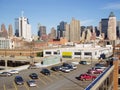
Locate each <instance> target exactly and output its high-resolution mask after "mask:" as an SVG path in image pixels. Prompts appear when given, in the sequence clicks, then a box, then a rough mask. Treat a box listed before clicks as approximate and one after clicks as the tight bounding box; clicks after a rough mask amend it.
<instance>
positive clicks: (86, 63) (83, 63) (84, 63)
mask: <svg viewBox="0 0 120 90" xmlns="http://www.w3.org/2000/svg"><path fill="white" fill-rule="evenodd" d="M79 64H82V65H89V64H90V63H89V62H87V61H80V62H79Z"/></svg>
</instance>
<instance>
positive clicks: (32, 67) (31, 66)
mask: <svg viewBox="0 0 120 90" xmlns="http://www.w3.org/2000/svg"><path fill="white" fill-rule="evenodd" d="M37 68H38V66H37V65H30V66H29V67H28V69H37Z"/></svg>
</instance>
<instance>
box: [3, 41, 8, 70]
mask: <svg viewBox="0 0 120 90" xmlns="http://www.w3.org/2000/svg"><path fill="white" fill-rule="evenodd" d="M6 43H7V40H6V39H5V47H4V49H5V58H4V59H5V70H7V57H6V49H7V46H6Z"/></svg>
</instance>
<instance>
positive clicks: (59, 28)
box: [57, 21, 67, 38]
mask: <svg viewBox="0 0 120 90" xmlns="http://www.w3.org/2000/svg"><path fill="white" fill-rule="evenodd" d="M66 24H67V22H64V21H61V22H60V25H58V26H57V38H60V37H65V31H66V30H65V25H66Z"/></svg>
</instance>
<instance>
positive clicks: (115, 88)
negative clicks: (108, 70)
mask: <svg viewBox="0 0 120 90" xmlns="http://www.w3.org/2000/svg"><path fill="white" fill-rule="evenodd" d="M113 64H114V66H115V67H114V72H113V90H118V66H119V60H114V61H113Z"/></svg>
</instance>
